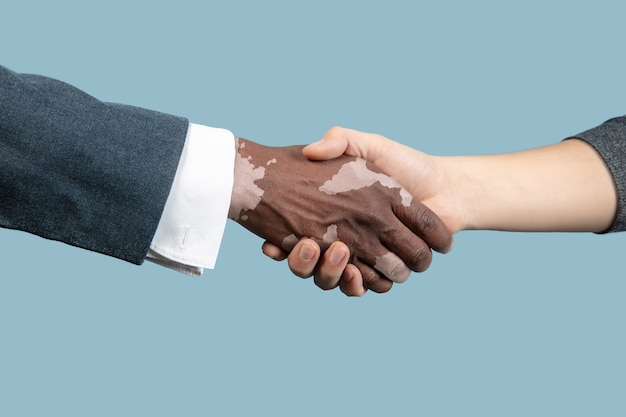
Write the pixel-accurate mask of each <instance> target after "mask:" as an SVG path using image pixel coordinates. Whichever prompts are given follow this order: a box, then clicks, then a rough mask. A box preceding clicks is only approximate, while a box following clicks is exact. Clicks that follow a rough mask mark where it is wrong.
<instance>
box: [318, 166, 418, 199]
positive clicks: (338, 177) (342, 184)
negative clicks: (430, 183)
mask: <svg viewBox="0 0 626 417" xmlns="http://www.w3.org/2000/svg"><path fill="white" fill-rule="evenodd" d="M377 181H378V182H379V183H380V184H381V185H383V186H385V187H387V188H398V189H399V191H400V197H402V205H404V206H405V207H408V206H410V205H411V202H412V201H413V197H412V196H411V194H409V192H408V191H406V190H405V189H404V188H402V187H401V186H400V184H398V183H397V182H396V181H395V180H394V179H393V178H391V177H390V176H388V175H385V174H381V173H379V172H374V171H372V170H370V169H369V168H368V167H367V165H366V163H365V160H364V159H360V158H359V159H356V160H354V161H352V162H348V163H346V164H344V165H343V166H342V167H341V169H340V170H339V172H338V173H337V174H335V175H333V177H332V178H331V179H330V180H328V181H326V182H325V183H324V184H323V185H322V186H321V187H320V188H319V190H320V191H322V192H324V193H326V194H328V195H335V194H339V193H345V192H348V191H354V190H358V189H361V188H363V187H369V186H370V185H372V184H374V183H375V182H377Z"/></svg>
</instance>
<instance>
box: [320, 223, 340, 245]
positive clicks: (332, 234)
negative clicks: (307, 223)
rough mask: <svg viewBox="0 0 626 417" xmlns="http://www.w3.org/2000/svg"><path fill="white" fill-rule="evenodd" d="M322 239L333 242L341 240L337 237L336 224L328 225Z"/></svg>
mask: <svg viewBox="0 0 626 417" xmlns="http://www.w3.org/2000/svg"><path fill="white" fill-rule="evenodd" d="M322 240H323V241H324V242H326V243H333V242H335V241H337V240H339V238H338V237H337V225H336V224H331V225H330V226H328V228H327V229H326V233H324V236H322Z"/></svg>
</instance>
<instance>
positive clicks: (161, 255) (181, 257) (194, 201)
mask: <svg viewBox="0 0 626 417" xmlns="http://www.w3.org/2000/svg"><path fill="white" fill-rule="evenodd" d="M234 161H235V137H234V135H233V134H232V133H231V132H230V131H228V130H225V129H217V128H212V127H208V126H202V125H197V124H193V123H190V124H189V129H188V131H187V139H186V141H185V146H184V148H183V152H182V155H181V159H180V163H179V165H178V170H177V171H176V177H175V178H174V182H173V184H172V189H171V191H170V195H169V197H168V199H167V202H166V203H165V209H164V211H163V215H162V216H161V221H160V222H159V226H158V228H157V231H156V233H155V235H154V238H153V240H152V244H151V245H150V251H149V252H148V255H147V257H146V259H147V260H149V261H152V262H155V263H157V264H160V265H162V266H165V267H168V268H171V269H174V270H176V271H179V272H182V273H185V274H188V275H194V276H198V275H201V274H202V272H203V269H204V268H210V269H213V268H214V267H215V262H216V260H217V254H218V252H219V248H220V244H221V242H222V236H223V235H224V229H225V227H226V220H227V217H228V209H229V207H230V197H231V192H232V188H233V169H234Z"/></svg>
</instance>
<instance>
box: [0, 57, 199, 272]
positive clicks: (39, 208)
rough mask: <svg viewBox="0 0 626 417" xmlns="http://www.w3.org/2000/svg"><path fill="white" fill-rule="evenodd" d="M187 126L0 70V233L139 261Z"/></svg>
mask: <svg viewBox="0 0 626 417" xmlns="http://www.w3.org/2000/svg"><path fill="white" fill-rule="evenodd" d="M187 126H188V123H187V120H185V119H182V118H179V117H174V116H169V115H165V114H162V113H158V112H153V111H149V110H145V109H139V108H136V107H130V106H122V105H118V104H110V103H104V102H101V101H99V100H96V99H95V98H93V97H91V96H89V95H87V94H85V93H84V92H82V91H80V90H78V89H76V88H74V87H72V86H70V85H67V84H65V83H62V82H60V81H57V80H53V79H50V78H46V77H42V76H36V75H24V74H17V73H14V72H12V71H9V70H7V69H6V68H3V67H0V160H2V163H1V164H0V226H2V227H6V228H13V229H19V230H24V231H28V232H30V233H34V234H37V235H39V236H42V237H45V238H48V239H54V240H59V241H63V242H65V243H68V244H71V245H74V246H78V247H81V248H85V249H89V250H93V251H96V252H100V253H103V254H107V255H110V256H114V257H117V258H120V259H124V260H126V261H129V262H132V263H136V264H139V263H141V262H143V260H144V258H145V256H146V253H147V251H148V247H149V245H150V242H151V239H152V236H153V235H154V232H155V229H156V228H157V225H158V222H159V219H160V217H161V213H162V211H163V207H164V205H165V202H166V199H167V197H168V193H169V190H170V186H171V184H172V181H173V178H174V175H175V173H176V169H177V166H178V162H179V158H180V154H181V151H182V148H183V144H184V142H185V136H186V133H187Z"/></svg>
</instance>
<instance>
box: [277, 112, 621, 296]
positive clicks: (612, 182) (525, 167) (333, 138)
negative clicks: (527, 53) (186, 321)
mask: <svg viewBox="0 0 626 417" xmlns="http://www.w3.org/2000/svg"><path fill="white" fill-rule="evenodd" d="M577 137H579V138H581V139H584V141H583V140H579V139H571V140H567V141H563V142H560V143H557V144H554V145H549V146H546V147H542V148H538V149H532V150H526V151H521V152H514V153H509V154H501V155H487V156H464V157H435V156H431V155H427V154H425V153H423V152H420V151H417V150H415V149H412V148H409V147H407V146H404V145H401V144H399V143H397V142H394V141H391V140H389V139H387V138H384V137H383V136H380V135H375V134H368V133H362V132H357V131H354V130H350V129H343V128H333V129H331V130H330V131H329V132H327V134H326V135H325V136H324V138H323V139H322V140H321V141H320V142H318V143H316V144H313V145H309V146H308V147H306V148H305V149H304V153H305V155H306V156H307V157H309V158H311V159H327V158H332V157H335V156H336V155H339V154H342V153H346V154H348V155H355V156H359V157H362V158H365V159H367V160H369V161H372V162H374V163H376V164H377V165H378V166H380V167H381V169H382V170H383V171H385V172H386V173H388V174H390V175H391V176H394V177H396V178H401V179H402V180H401V184H402V185H403V186H404V187H405V188H406V189H407V190H408V191H409V192H411V194H412V195H413V197H414V198H416V199H417V200H419V201H421V202H422V203H424V204H425V205H427V206H428V207H429V208H430V209H432V210H433V211H434V212H435V213H437V214H438V215H439V216H440V217H441V218H442V220H443V221H444V222H445V224H446V225H447V227H448V229H449V230H450V231H451V232H453V233H454V232H457V231H460V230H470V229H491V230H508V231H572V232H574V231H581V232H582V231H588V232H602V231H606V230H609V229H611V230H623V229H624V224H625V222H624V219H623V217H624V214H623V210H621V208H620V207H621V204H618V201H619V200H620V198H623V196H624V193H623V190H624V189H625V188H626V179H625V177H626V175H624V173H625V172H626V151H625V150H624V148H625V147H626V122H625V120H624V118H618V119H613V120H611V121H609V122H607V123H605V124H604V125H602V126H600V127H598V128H595V129H592V130H590V131H587V132H584V133H582V134H580V135H577ZM311 245H312V242H310V241H303V242H301V243H300V244H299V246H298V247H296V248H295V250H294V251H293V252H292V253H291V254H290V256H289V263H290V267H291V268H292V270H294V272H295V273H303V272H309V273H312V271H316V272H315V273H316V275H320V276H322V277H324V278H323V279H325V280H326V281H331V282H337V281H339V279H340V277H341V273H342V272H343V273H344V275H345V271H347V270H348V269H346V270H345V271H344V270H342V269H341V268H342V267H343V266H345V264H343V265H339V266H334V267H333V268H330V267H329V266H328V263H327V262H326V263H324V261H325V260H324V258H323V257H322V259H321V262H322V263H321V264H319V265H317V266H316V262H317V260H318V257H313V258H312V259H310V260H305V259H303V258H301V257H299V256H298V251H299V250H300V249H301V247H304V246H311ZM271 249H272V248H270V250H268V249H265V251H266V253H267V252H268V251H269V252H271ZM314 268H317V269H314ZM348 268H350V265H348ZM357 272H358V271H356V270H354V269H350V273H351V275H354V274H355V273H357ZM357 275H358V274H357ZM357 278H358V276H357ZM344 279H345V277H344ZM340 285H342V283H341V282H340ZM344 285H346V284H344Z"/></svg>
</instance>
